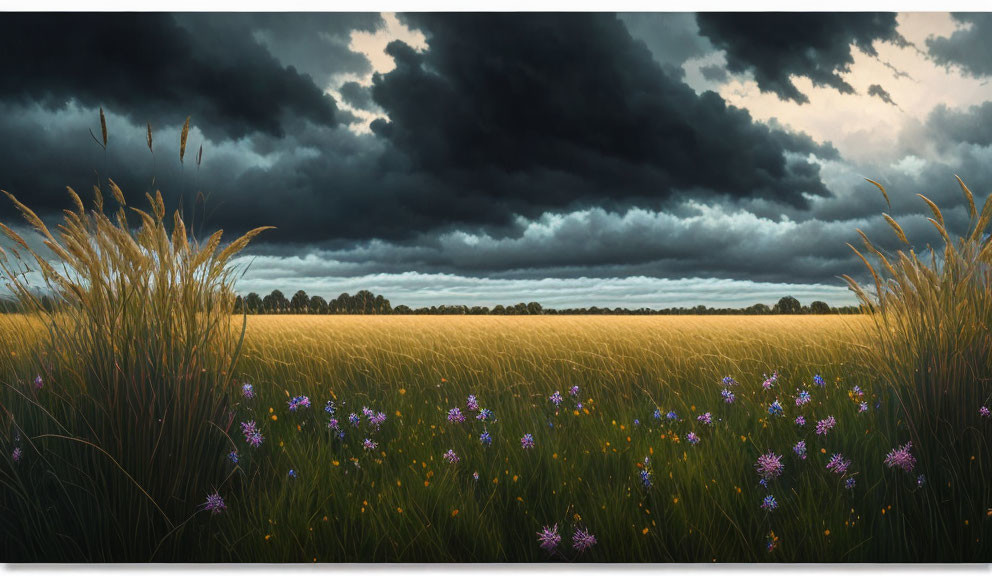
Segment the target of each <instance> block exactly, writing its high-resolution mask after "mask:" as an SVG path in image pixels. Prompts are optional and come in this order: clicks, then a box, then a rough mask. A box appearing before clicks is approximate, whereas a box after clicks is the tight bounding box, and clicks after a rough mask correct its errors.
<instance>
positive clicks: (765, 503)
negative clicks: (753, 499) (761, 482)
mask: <svg viewBox="0 0 992 576" xmlns="http://www.w3.org/2000/svg"><path fill="white" fill-rule="evenodd" d="M776 508H778V502H777V501H776V500H775V497H774V496H772V495H771V494H769V495H768V496H765V499H764V500H762V501H761V509H762V510H766V511H768V512H771V511H772V510H774V509H776Z"/></svg>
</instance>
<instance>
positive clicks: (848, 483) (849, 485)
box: [844, 476, 857, 490]
mask: <svg viewBox="0 0 992 576" xmlns="http://www.w3.org/2000/svg"><path fill="white" fill-rule="evenodd" d="M855 484H857V482H856V481H855V480H854V476H851V477H850V478H848V479H847V480H845V481H844V488H847V489H848V490H854V485H855Z"/></svg>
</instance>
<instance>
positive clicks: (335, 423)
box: [327, 418, 341, 430]
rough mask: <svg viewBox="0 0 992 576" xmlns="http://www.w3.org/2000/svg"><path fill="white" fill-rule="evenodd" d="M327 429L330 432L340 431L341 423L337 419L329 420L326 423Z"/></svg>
mask: <svg viewBox="0 0 992 576" xmlns="http://www.w3.org/2000/svg"><path fill="white" fill-rule="evenodd" d="M327 427H328V428H330V429H331V430H340V429H341V423H340V422H338V419H337V418H331V419H330V420H329V421H328V422H327Z"/></svg>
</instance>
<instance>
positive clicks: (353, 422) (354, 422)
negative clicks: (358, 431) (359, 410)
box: [348, 412, 362, 428]
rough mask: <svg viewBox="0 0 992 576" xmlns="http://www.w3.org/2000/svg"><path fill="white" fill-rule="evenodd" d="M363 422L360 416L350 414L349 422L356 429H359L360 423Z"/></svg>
mask: <svg viewBox="0 0 992 576" xmlns="http://www.w3.org/2000/svg"><path fill="white" fill-rule="evenodd" d="M361 420H362V419H361V418H359V417H358V414H355V413H354V412H352V413H351V414H348V422H350V423H351V425H352V426H354V427H355V428H358V423H359V422H361Z"/></svg>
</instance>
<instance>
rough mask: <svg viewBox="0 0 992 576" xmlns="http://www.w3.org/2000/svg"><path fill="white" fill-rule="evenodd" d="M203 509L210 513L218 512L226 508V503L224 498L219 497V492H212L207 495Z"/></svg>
mask: <svg viewBox="0 0 992 576" xmlns="http://www.w3.org/2000/svg"><path fill="white" fill-rule="evenodd" d="M203 509H204V510H209V511H210V513H211V514H220V513H221V512H223V511H224V510H227V505H226V504H224V499H223V498H221V496H220V494H219V493H217V492H214V493H213V494H210V495H208V496H207V501H206V502H204V503H203Z"/></svg>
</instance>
